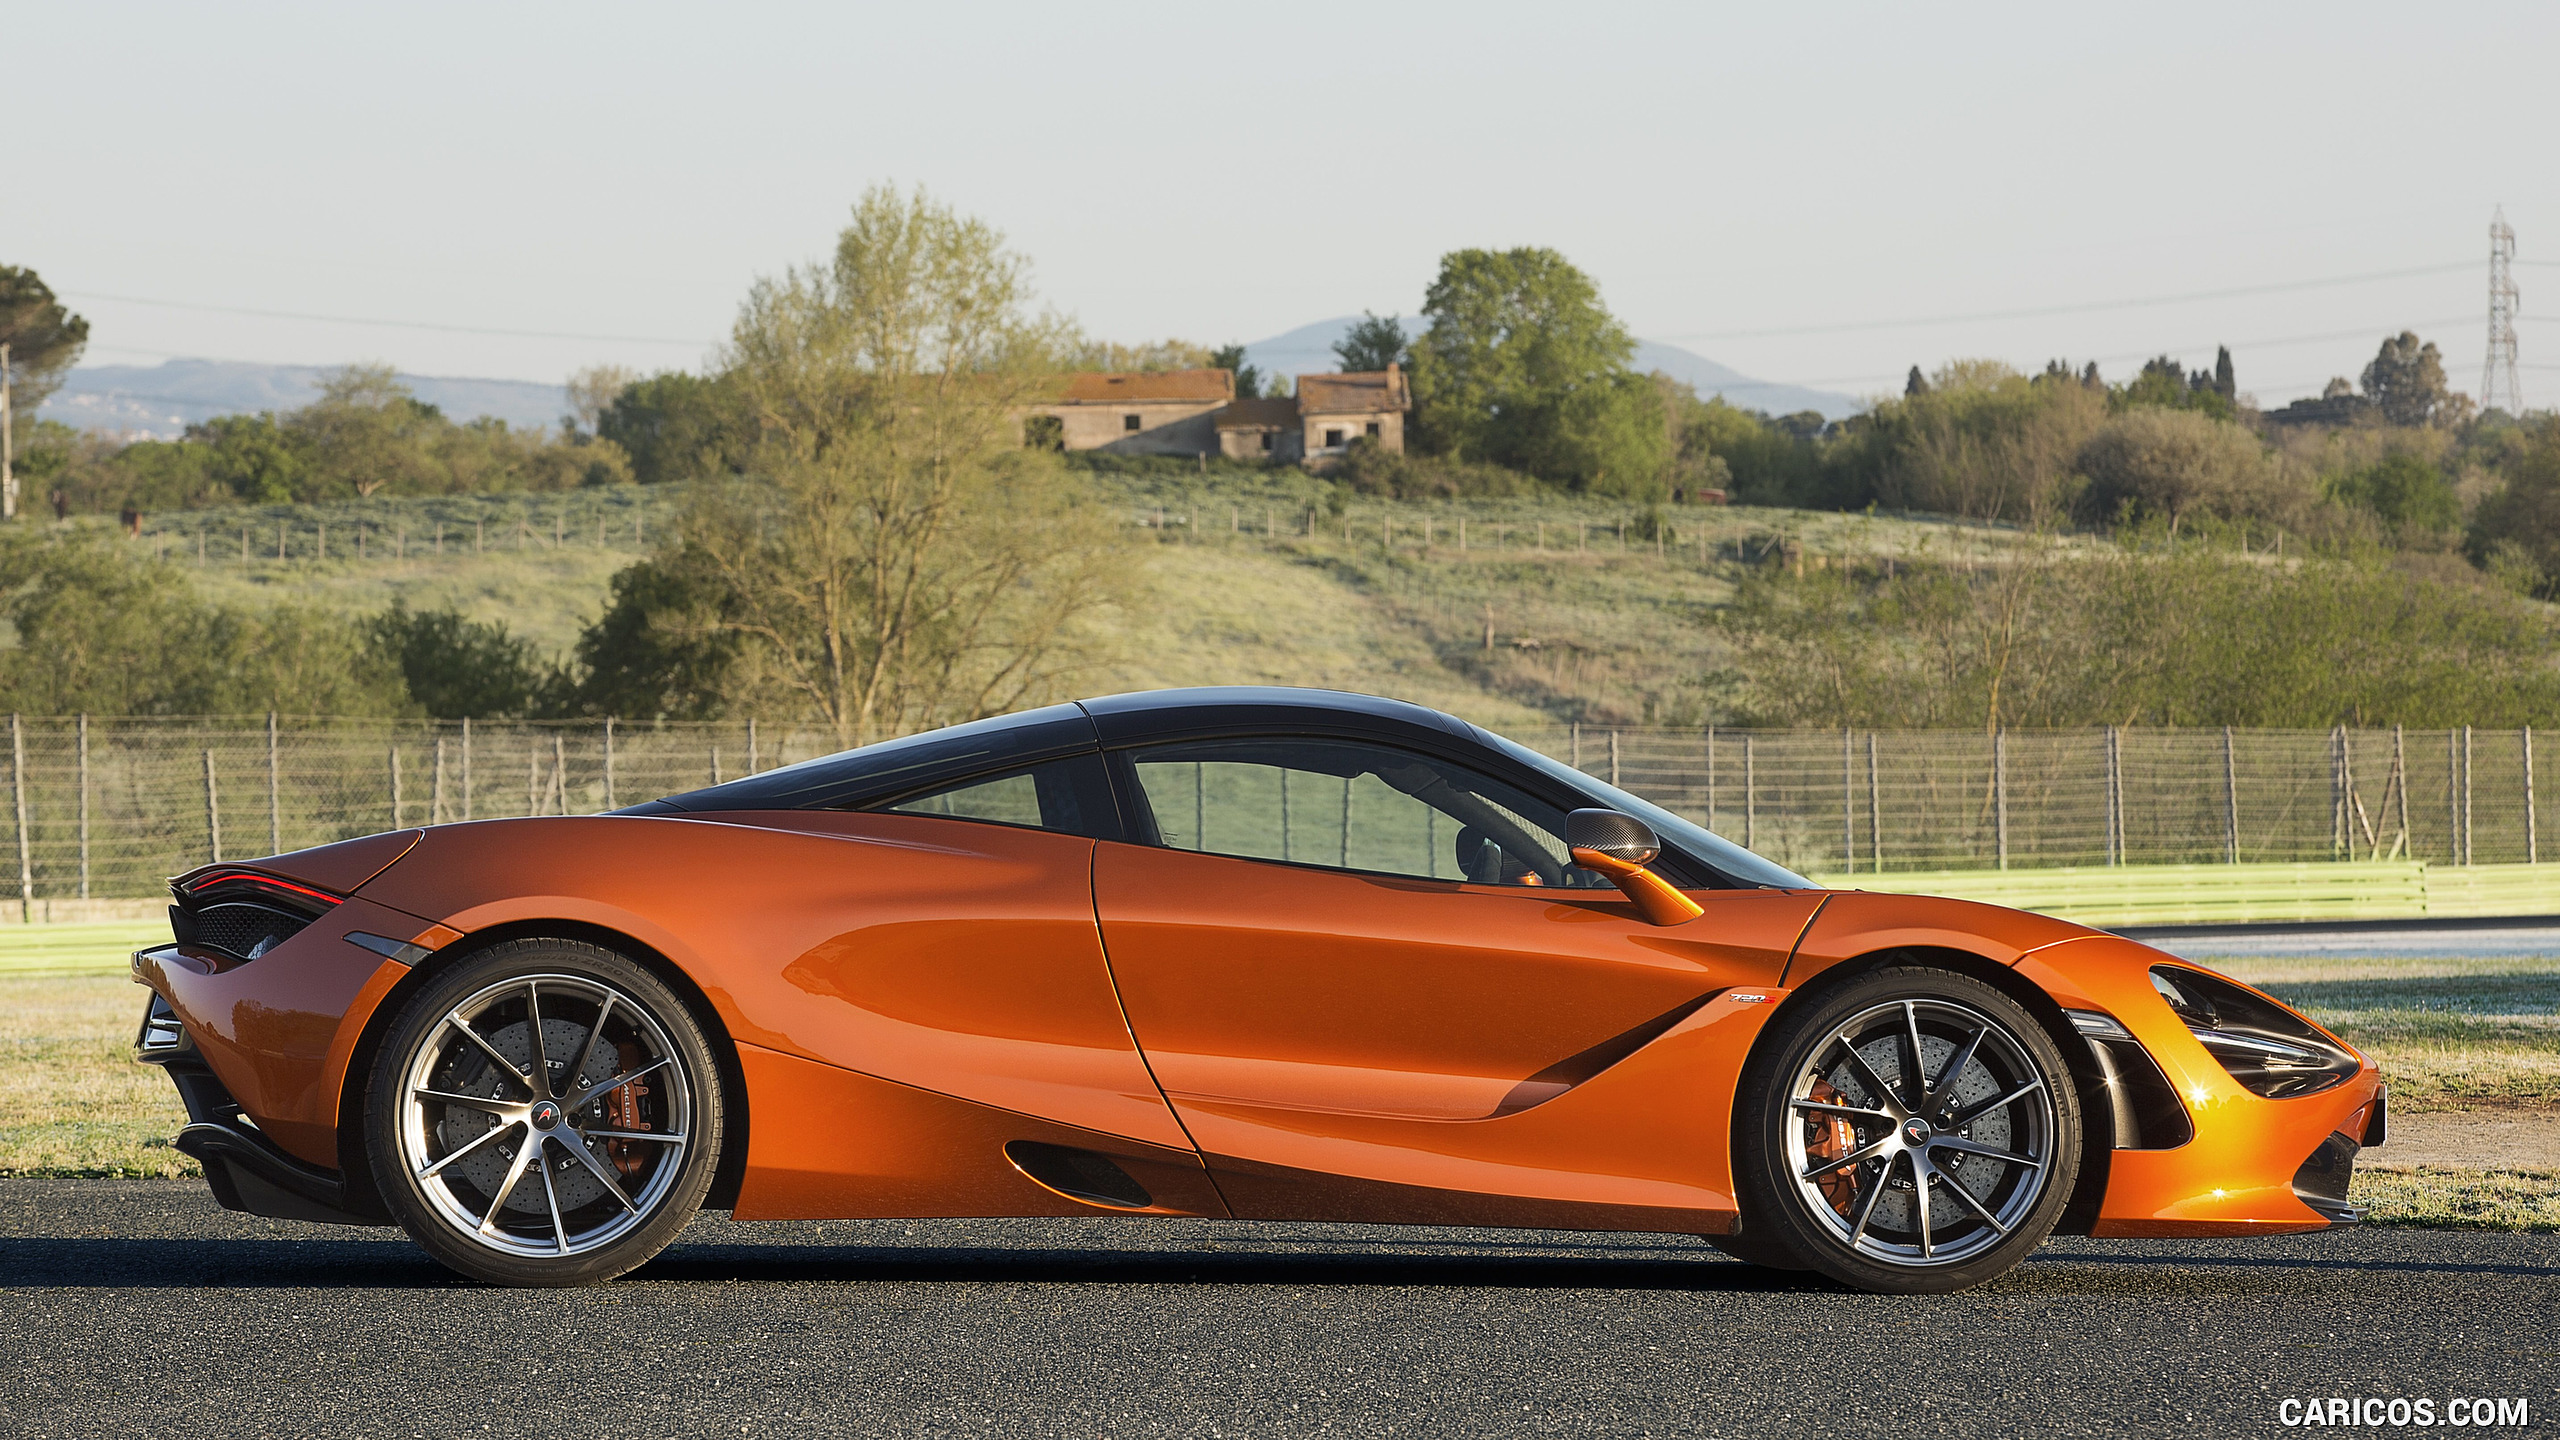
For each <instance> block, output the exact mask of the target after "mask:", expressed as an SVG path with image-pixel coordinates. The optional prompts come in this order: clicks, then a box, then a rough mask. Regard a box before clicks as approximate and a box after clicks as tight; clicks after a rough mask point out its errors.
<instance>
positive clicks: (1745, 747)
mask: <svg viewBox="0 0 2560 1440" xmlns="http://www.w3.org/2000/svg"><path fill="white" fill-rule="evenodd" d="M1751 741H1752V735H1751V732H1750V731H1748V730H1745V731H1743V732H1742V848H1743V849H1745V850H1756V849H1758V848H1759V847H1760V784H1759V780H1760V777H1759V775H1758V773H1757V770H1756V767H1755V766H1754V764H1753V760H1754V757H1753V755H1752V753H1751Z"/></svg>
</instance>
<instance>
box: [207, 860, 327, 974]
mask: <svg viewBox="0 0 2560 1440" xmlns="http://www.w3.org/2000/svg"><path fill="white" fill-rule="evenodd" d="M171 889H172V892H173V893H174V894H175V895H176V896H177V900H178V903H177V904H175V905H172V906H170V907H169V929H170V931H171V932H172V933H173V934H175V935H176V936H177V938H178V940H179V941H180V943H182V944H189V945H202V946H205V947H207V948H210V949H214V950H220V951H222V952H223V953H224V954H226V955H230V956H233V957H235V958H237V959H241V960H255V959H257V958H258V957H259V956H261V955H264V954H266V953H267V952H268V951H270V950H273V949H274V948H276V947H277V946H278V945H281V944H283V943H284V942H286V941H287V940H290V939H292V938H293V937H294V936H296V935H298V934H300V933H302V929H303V927H304V926H307V925H309V924H310V923H311V922H312V921H313V920H315V919H317V918H319V917H320V916H322V915H325V914H327V913H329V911H331V910H333V909H335V908H337V907H338V906H339V905H340V904H342V903H344V900H345V897H343V896H339V895H332V894H330V893H329V892H328V891H326V890H318V889H314V888H312V887H311V886H309V885H302V884H297V883H295V882H294V881H291V880H282V879H278V878H277V877H275V876H273V875H262V874H259V873H258V872H257V871H254V870H214V871H209V872H207V873H205V874H203V875H198V876H196V877H194V878H193V879H190V880H188V881H187V882H186V883H184V884H182V885H175V886H172V887H171Z"/></svg>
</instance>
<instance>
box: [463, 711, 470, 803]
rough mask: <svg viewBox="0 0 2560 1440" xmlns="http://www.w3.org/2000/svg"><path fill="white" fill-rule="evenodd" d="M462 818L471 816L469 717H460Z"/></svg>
mask: <svg viewBox="0 0 2560 1440" xmlns="http://www.w3.org/2000/svg"><path fill="white" fill-rule="evenodd" d="M462 818H463V819H465V820H468V819H470V818H471V717H470V716H468V715H465V716H463V717H462Z"/></svg>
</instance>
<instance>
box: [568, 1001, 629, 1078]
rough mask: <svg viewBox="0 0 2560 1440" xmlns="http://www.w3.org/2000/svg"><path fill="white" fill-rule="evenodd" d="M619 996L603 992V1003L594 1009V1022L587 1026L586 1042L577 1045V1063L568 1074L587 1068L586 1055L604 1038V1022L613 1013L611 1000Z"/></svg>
mask: <svg viewBox="0 0 2560 1440" xmlns="http://www.w3.org/2000/svg"><path fill="white" fill-rule="evenodd" d="M621 998H622V997H621V996H619V995H616V994H615V993H613V992H612V991H610V990H608V991H606V992H605V996H604V1004H603V1005H602V1006H600V1007H598V1008H597V1010H596V1023H594V1024H593V1025H590V1026H588V1027H587V1043H586V1044H584V1045H581V1046H579V1047H578V1060H577V1064H576V1065H575V1066H574V1067H573V1068H572V1069H571V1070H570V1072H569V1073H570V1074H572V1075H574V1074H576V1073H577V1072H578V1071H580V1070H584V1069H585V1068H587V1057H588V1056H589V1055H592V1054H594V1053H595V1048H596V1042H597V1041H599V1040H602V1039H603V1038H604V1022H605V1021H606V1019H607V1018H609V1017H610V1016H611V1015H612V1014H613V1002H614V1001H616V1000H619V999H621Z"/></svg>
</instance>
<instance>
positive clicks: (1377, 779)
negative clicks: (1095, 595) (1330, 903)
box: [1129, 740, 1609, 888]
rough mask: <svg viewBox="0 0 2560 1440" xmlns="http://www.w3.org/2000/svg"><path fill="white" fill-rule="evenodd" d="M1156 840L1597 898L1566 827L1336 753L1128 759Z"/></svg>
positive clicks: (1211, 751)
mask: <svg viewBox="0 0 2560 1440" xmlns="http://www.w3.org/2000/svg"><path fill="white" fill-rule="evenodd" d="M1129 760H1130V764H1131V766H1132V767H1133V768H1134V769H1135V771H1136V772H1137V777H1138V788H1139V789H1140V790H1141V791H1142V792H1143V793H1144V795H1145V797H1146V803H1147V807H1148V810H1149V811H1150V813H1151V814H1152V815H1153V817H1154V819H1155V825H1156V835H1157V838H1158V840H1159V841H1160V842H1161V843H1162V844H1164V845H1166V846H1168V847H1170V848H1173V849H1177V850H1200V851H1206V852H1208V853H1211V854H1216V855H1235V856H1239V857H1243V858H1246V859H1253V860H1285V861H1290V862H1293V863H1297V864H1305V865H1327V866H1334V867H1337V868H1340V869H1344V870H1364V871H1369V872H1372V873H1377V874H1387V875H1410V876H1414V877H1417V878H1422V879H1434V880H1467V881H1473V882H1475V883H1477V884H1480V885H1563V886H1572V887H1576V888H1586V887H1599V886H1606V885H1607V884H1608V883H1609V882H1608V881H1607V880H1606V879H1604V878H1603V877H1601V876H1599V875H1595V874H1593V873H1592V872H1590V871H1588V870H1583V869H1580V868H1578V867H1576V866H1574V865H1573V864H1572V863H1571V862H1570V860H1569V859H1568V857H1567V854H1566V851H1565V846H1564V842H1563V841H1562V840H1561V839H1559V838H1558V836H1559V835H1560V833H1561V832H1562V831H1563V829H1564V814H1563V812H1562V811H1559V810H1558V809H1556V807H1554V806H1552V805H1549V804H1547V803H1545V802H1544V801H1541V800H1536V799H1533V798H1531V797H1530V796H1528V795H1525V794H1523V793H1521V792H1520V791H1518V790H1516V789H1513V788H1512V787H1511V786H1509V785H1506V784H1503V783H1502V782H1500V781H1498V780H1493V779H1490V778H1488V777H1486V776H1483V775H1479V774H1477V773H1475V772H1474V771H1471V770H1468V769H1466V768H1465V767H1463V766H1458V765H1452V764H1450V763H1449V762H1447V761H1444V760H1435V759H1432V758H1429V757H1427V756H1423V755H1417V754H1414V753H1412V752H1409V751H1404V750H1396V749H1391V748H1389V747H1387V746H1383V745H1364V744H1360V743H1357V742H1353V741H1340V740H1212V741H1198V742H1192V743H1179V744H1173V745H1159V746H1153V747H1149V748H1147V749H1143V750H1136V751H1132V752H1130V755H1129Z"/></svg>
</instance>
